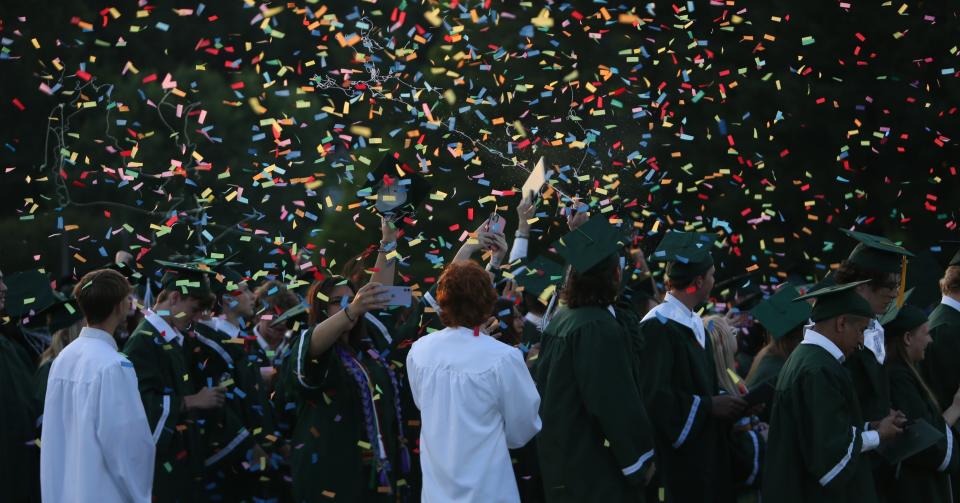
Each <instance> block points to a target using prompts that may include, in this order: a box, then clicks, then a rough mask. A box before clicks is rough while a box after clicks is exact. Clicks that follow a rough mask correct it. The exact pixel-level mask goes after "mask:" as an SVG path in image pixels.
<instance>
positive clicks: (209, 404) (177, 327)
mask: <svg viewBox="0 0 960 503" xmlns="http://www.w3.org/2000/svg"><path fill="white" fill-rule="evenodd" d="M157 264H158V265H160V266H161V267H163V268H164V270H163V276H162V278H161V280H160V285H161V291H160V293H159V294H158V295H157V302H156V304H155V305H154V306H153V309H152V310H148V311H147V312H146V313H145V315H144V320H143V322H141V323H140V325H139V326H138V327H137V329H136V330H134V332H133V334H131V335H130V338H129V339H128V340H127V343H126V345H125V346H124V348H123V352H124V353H125V354H126V355H127V357H128V358H129V359H130V361H131V362H132V363H133V367H134V370H136V373H137V381H138V387H139V389H140V398H141V400H142V401H143V406H144V409H145V410H146V413H147V419H148V420H149V423H150V430H151V432H152V438H153V441H154V444H155V445H156V461H155V463H154V478H153V498H154V501H157V502H171V503H172V502H185V501H198V500H204V499H205V498H204V497H203V496H201V494H202V493H201V490H200V489H201V488H200V480H201V478H202V473H203V466H204V461H205V459H206V458H205V457H204V451H203V449H202V448H201V445H200V442H201V440H200V434H201V425H202V423H200V422H198V421H199V420H200V419H201V416H200V415H201V414H203V413H204V412H203V411H209V410H212V409H219V408H220V407H222V406H223V404H224V401H225V396H224V389H223V388H222V387H220V386H219V383H216V382H214V383H203V382H195V379H191V375H190V371H189V370H190V369H189V367H188V363H187V358H186V353H185V351H184V342H185V337H186V335H185V333H187V331H188V330H189V329H190V326H191V325H192V324H193V323H194V322H195V321H196V320H197V319H199V317H200V315H201V314H202V312H203V311H204V309H205V308H206V307H207V306H209V305H210V303H211V301H212V293H211V291H210V281H209V278H208V275H209V273H210V272H209V271H208V270H204V269H201V268H198V267H197V266H195V265H191V264H181V263H174V262H166V261H157Z"/></svg>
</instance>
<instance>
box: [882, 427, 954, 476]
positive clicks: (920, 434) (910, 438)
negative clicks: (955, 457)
mask: <svg viewBox="0 0 960 503" xmlns="http://www.w3.org/2000/svg"><path fill="white" fill-rule="evenodd" d="M940 440H943V432H942V431H940V430H938V429H937V428H934V427H933V426H931V425H930V423H928V422H926V421H924V420H923V419H917V420H915V421H911V422H910V423H908V424H907V426H906V428H904V430H903V433H901V434H900V435H898V436H897V438H895V439H894V440H893V441H891V442H884V443H882V444H880V448H879V449H878V451H877V452H878V453H879V454H880V455H881V456H883V457H884V459H886V460H887V462H888V463H890V464H891V465H896V464H899V463H900V462H902V461H903V460H905V459H907V458H909V457H910V456H913V455H914V454H917V453H919V452H922V451H924V450H925V449H927V448H928V447H930V446H931V445H934V444H936V443H937V442H939V441H940Z"/></svg>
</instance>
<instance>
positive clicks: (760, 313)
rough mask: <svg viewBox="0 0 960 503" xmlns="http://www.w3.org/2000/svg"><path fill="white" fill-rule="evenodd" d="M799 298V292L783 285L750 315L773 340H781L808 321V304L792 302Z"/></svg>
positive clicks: (786, 284)
mask: <svg viewBox="0 0 960 503" xmlns="http://www.w3.org/2000/svg"><path fill="white" fill-rule="evenodd" d="M799 296H800V291H799V290H797V289H796V288H795V287H794V286H793V285H791V284H789V283H784V284H783V285H782V286H781V287H780V288H779V289H777V291H776V292H775V293H774V294H773V295H771V296H770V297H768V298H767V299H765V300H763V301H761V302H760V303H759V304H757V306H756V307H754V308H753V310H751V311H750V314H751V315H753V317H754V318H756V320H757V321H759V322H760V324H761V325H763V328H766V329H767V332H770V336H771V337H773V340H778V339H781V338H783V336H785V335H787V334H789V333H790V332H792V331H793V330H795V329H796V328H797V327H799V326H802V325H804V324H805V323H806V322H807V320H809V319H810V311H811V310H812V308H811V307H810V304H807V303H806V302H794V301H793V300H794V299H796V298H797V297H799Z"/></svg>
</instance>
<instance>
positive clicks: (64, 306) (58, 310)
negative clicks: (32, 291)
mask: <svg viewBox="0 0 960 503" xmlns="http://www.w3.org/2000/svg"><path fill="white" fill-rule="evenodd" d="M53 296H54V297H55V298H56V301H55V302H54V303H53V304H51V305H50V306H49V307H47V308H46V309H44V310H42V311H40V312H38V313H37V316H36V318H43V319H44V320H45V322H46V324H47V328H48V329H49V330H50V333H53V332H56V331H57V330H60V329H62V328H67V327H69V326H70V325H73V324H74V323H76V322H78V321H80V320H82V319H83V313H81V312H80V308H79V306H78V305H77V301H76V299H74V298H73V297H70V296H67V295H64V294H62V293H60V292H57V291H54V292H53Z"/></svg>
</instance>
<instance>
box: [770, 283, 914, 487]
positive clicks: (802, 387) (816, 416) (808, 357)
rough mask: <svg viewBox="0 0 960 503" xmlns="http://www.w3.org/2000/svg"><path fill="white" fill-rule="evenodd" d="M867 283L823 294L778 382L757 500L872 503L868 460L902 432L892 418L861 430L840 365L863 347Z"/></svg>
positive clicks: (868, 315)
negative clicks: (808, 325) (862, 293)
mask: <svg viewBox="0 0 960 503" xmlns="http://www.w3.org/2000/svg"><path fill="white" fill-rule="evenodd" d="M864 283H865V282H857V283H847V284H839V285H836V286H831V287H827V288H822V289H820V290H816V291H813V292H809V293H807V294H806V295H803V296H801V297H798V298H797V300H804V299H811V298H812V299H816V300H815V303H814V306H813V311H812V312H811V315H810V319H811V320H812V321H813V326H812V327H808V328H807V329H806V331H805V332H804V336H803V342H801V343H800V346H799V347H797V349H796V350H794V352H793V353H792V354H791V355H790V357H789V358H788V359H787V363H786V365H784V367H783V369H782V370H781V371H780V377H779V378H778V379H777V388H776V395H775V397H774V401H773V410H772V413H771V417H770V431H769V434H768V437H767V458H766V463H765V464H764V474H763V483H762V498H763V500H764V501H776V502H778V503H781V502H783V503H791V502H797V503H800V502H810V501H817V502H821V503H828V502H851V503H852V502H862V503H871V502H876V501H877V500H878V499H877V498H878V495H877V493H876V489H875V485H874V479H873V472H872V469H871V468H872V467H871V463H870V460H869V459H868V457H867V454H868V453H869V452H870V451H873V450H874V449H876V448H877V447H879V446H880V444H881V443H882V442H887V441H889V440H891V439H893V438H894V437H896V436H897V435H899V434H900V432H901V431H902V426H903V425H904V423H905V422H906V417H904V416H903V414H901V413H898V412H896V411H893V412H891V413H890V414H888V415H887V416H885V417H884V418H883V419H882V420H880V421H879V422H878V423H877V424H876V427H875V428H873V427H872V428H871V429H870V430H865V428H864V425H865V420H864V417H863V412H862V411H861V408H860V402H859V399H858V398H857V395H856V390H855V388H854V386H853V381H852V380H851V378H850V374H849V373H848V371H847V370H846V369H845V368H844V366H843V360H844V359H845V358H847V357H848V356H849V355H850V354H852V353H853V352H854V351H856V350H857V347H858V346H859V345H860V344H862V342H863V331H864V329H866V327H867V325H868V324H869V323H870V320H872V319H873V318H874V309H873V307H872V306H871V305H870V303H869V302H868V301H867V300H866V299H864V298H863V297H862V296H861V295H860V294H859V293H858V292H859V291H860V290H861V289H860V288H858V287H860V286H862V285H863V284H864Z"/></svg>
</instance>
